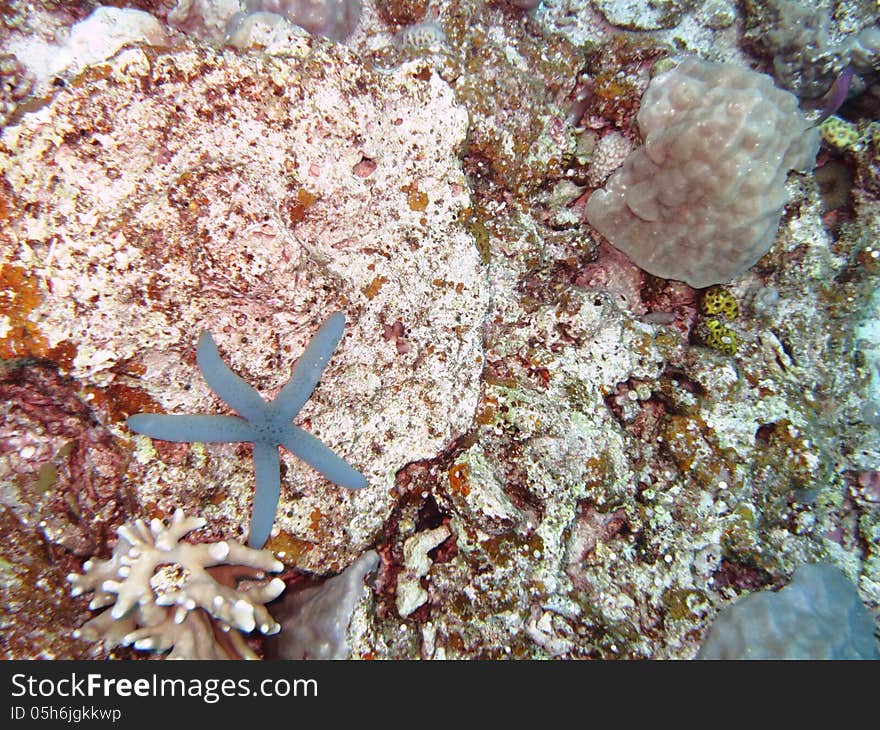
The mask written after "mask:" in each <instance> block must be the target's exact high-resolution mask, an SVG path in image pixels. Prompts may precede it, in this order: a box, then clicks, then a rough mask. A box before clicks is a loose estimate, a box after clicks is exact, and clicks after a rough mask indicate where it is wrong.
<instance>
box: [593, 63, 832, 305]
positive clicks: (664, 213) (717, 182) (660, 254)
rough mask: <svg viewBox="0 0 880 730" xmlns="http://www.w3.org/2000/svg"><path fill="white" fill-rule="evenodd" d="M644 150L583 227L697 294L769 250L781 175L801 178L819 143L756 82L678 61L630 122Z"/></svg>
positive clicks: (792, 108)
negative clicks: (791, 172)
mask: <svg viewBox="0 0 880 730" xmlns="http://www.w3.org/2000/svg"><path fill="white" fill-rule="evenodd" d="M638 122H639V131H640V133H641V136H642V139H643V141H644V144H643V145H642V146H641V147H639V148H637V149H636V150H634V151H633V152H632V153H631V154H630V155H629V156H628V157H627V158H626V161H625V162H624V165H623V167H622V168H621V169H620V170H619V171H618V172H616V173H615V174H614V175H613V176H612V178H611V179H610V181H609V182H608V184H607V185H606V186H605V188H604V189H602V190H598V191H596V192H595V193H593V195H592V196H591V197H590V199H589V200H588V201H587V205H586V207H585V209H584V210H585V214H586V218H587V220H588V221H589V223H590V225H592V226H593V227H594V228H596V229H597V230H598V231H599V232H600V233H601V234H602V235H604V236H605V237H606V238H608V240H609V241H611V243H612V244H613V245H614V246H616V247H617V248H619V249H620V250H621V251H623V252H624V253H625V254H626V255H627V256H629V257H630V258H631V259H632V260H633V262H634V263H635V264H636V265H637V266H639V267H640V268H642V269H645V270H646V271H648V272H650V273H652V274H654V275H655V276H662V277H663V278H666V279H678V280H680V281H685V282H687V283H688V284H690V285H691V286H693V287H705V286H709V285H711V284H719V283H723V282H726V281H729V280H730V279H732V278H733V277H735V276H737V275H739V274H741V273H743V272H744V271H745V270H746V269H748V268H749V267H750V266H752V265H753V264H754V263H755V262H756V261H757V260H758V259H759V258H760V257H761V256H763V255H764V254H765V253H766V252H767V251H768V250H769V248H770V246H771V245H772V244H773V240H774V238H775V236H776V228H777V225H778V223H779V218H780V216H781V215H782V207H783V205H784V204H785V202H786V200H787V193H786V190H785V177H786V175H787V173H788V171H789V170H790V169H797V170H804V171H806V170H809V169H810V168H811V167H812V166H813V161H814V159H815V157H816V151H817V150H818V147H819V134H818V131H817V130H815V129H811V128H809V127H808V125H807V122H806V120H805V119H804V116H803V114H801V112H800V110H799V109H798V106H797V100H796V99H795V97H794V96H792V95H791V94H789V93H788V92H784V91H781V90H780V89H778V88H776V87H775V86H774V85H773V82H772V80H771V79H770V77H769V76H767V75H765V74H759V73H756V72H754V71H749V70H748V69H744V68H741V67H739V66H734V65H733V64H718V63H711V62H709V61H703V60H701V59H698V58H693V57H690V58H686V59H685V60H684V61H682V62H681V64H679V65H678V66H677V67H676V68H674V69H672V70H670V71H667V72H665V73H663V74H660V75H658V76H656V77H655V78H654V79H653V80H652V81H651V84H650V85H649V86H648V90H647V91H646V92H645V95H644V97H643V98H642V105H641V108H640V110H639V115H638Z"/></svg>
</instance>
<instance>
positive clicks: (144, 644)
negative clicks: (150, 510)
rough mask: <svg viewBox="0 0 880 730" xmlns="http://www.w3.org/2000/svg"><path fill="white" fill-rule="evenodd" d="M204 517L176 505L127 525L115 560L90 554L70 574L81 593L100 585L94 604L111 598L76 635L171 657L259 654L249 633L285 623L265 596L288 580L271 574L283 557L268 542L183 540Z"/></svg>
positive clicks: (99, 605) (268, 630)
mask: <svg viewBox="0 0 880 730" xmlns="http://www.w3.org/2000/svg"><path fill="white" fill-rule="evenodd" d="M204 525H205V520H204V519H202V518H200V517H186V516H185V515H184V514H183V512H182V511H181V510H177V511H176V512H175V513H174V516H173V518H172V520H171V524H170V525H167V526H166V525H165V524H163V523H162V522H161V521H160V520H155V519H154V520H152V521H151V522H150V524H149V525H147V524H146V523H145V522H144V521H143V520H136V521H134V522H133V523H130V524H126V525H123V526H122V527H120V528H119V530H118V532H119V541H118V542H117V543H116V547H115V548H114V549H113V556H112V557H111V558H110V559H109V560H89V561H87V562H86V563H85V565H84V566H83V569H84V570H85V573H84V574H82V575H80V574H77V573H72V574H71V575H69V576H68V577H67V579H68V581H70V583H71V584H72V585H73V590H72V593H73V595H74V596H78V595H81V594H82V593H86V592H88V591H94V592H95V595H94V598H92V601H91V603H89V608H91V609H98V608H104V607H105V606H111V605H112V607H111V608H109V609H108V610H106V611H103V612H102V613H100V614H98V615H97V616H95V617H94V618H92V619H90V620H89V621H87V622H86V623H85V624H84V625H83V626H82V628H80V629H79V630H77V632H76V633H75V634H74V636H77V637H79V638H82V639H85V640H86V641H103V642H104V643H105V644H106V646H107V647H108V648H113V647H115V646H120V645H121V646H130V645H133V646H134V648H136V649H146V650H151V651H160V652H162V651H168V650H169V649H170V650H171V652H170V654H169V655H168V658H169V659H228V658H245V659H256V658H257V656H256V654H255V653H254V652H253V651H252V650H251V649H250V647H248V645H247V643H246V642H245V640H244V637H243V636H242V633H250V632H251V631H253V630H254V629H259V631H260V632H261V633H263V634H274V633H277V632H278V630H279V629H280V626H279V625H278V624H277V623H276V622H275V620H274V619H273V618H272V617H271V616H270V615H269V612H268V611H267V610H266V607H265V606H264V604H265V603H268V602H269V601H272V600H274V599H275V598H277V597H278V596H279V595H280V594H281V593H282V591H284V582H283V581H282V580H280V579H278V578H273V579H272V580H268V581H267V580H266V575H265V573H266V571H269V572H274V573H277V572H278V571H280V570H281V569H282V568H283V565H282V564H281V563H280V562H279V561H277V560H276V559H275V556H274V555H273V554H272V553H271V552H269V551H268V550H253V549H251V548H246V547H244V546H243V545H241V544H239V543H237V542H235V541H234V540H228V541H224V542H215V543H202V544H200V545H193V544H190V543H187V542H181V541H180V540H181V538H182V537H183V536H184V535H185V534H187V533H188V532H190V531H192V530H196V529H199V528H200V527H204Z"/></svg>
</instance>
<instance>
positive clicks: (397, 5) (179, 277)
mask: <svg viewBox="0 0 880 730" xmlns="http://www.w3.org/2000/svg"><path fill="white" fill-rule="evenodd" d="M0 6H2V10H0V125H2V126H0V284H2V287H0V537H2V539H0V650H2V653H3V656H5V657H7V658H36V657H41V658H144V657H150V656H152V655H153V654H151V653H149V652H150V651H153V652H156V651H160V652H161V651H167V650H173V652H174V655H175V656H211V657H214V656H233V657H259V656H281V657H284V656H291V657H293V656H295V657H330V656H332V657H344V656H352V657H355V658H380V659H381V658H419V657H422V658H608V659H610V658H692V657H694V656H696V655H697V653H698V651H699V650H700V647H701V645H702V644H703V642H704V640H705V637H706V635H707V633H708V631H709V627H710V626H711V625H712V623H713V621H714V620H715V618H716V616H718V615H719V613H722V612H723V611H724V610H725V609H728V608H729V607H730V606H732V605H734V604H735V603H736V601H737V600H738V599H742V598H743V597H746V596H749V595H754V594H756V593H757V592H759V591H772V590H778V589H780V588H782V587H783V586H785V585H787V584H789V582H790V581H791V579H792V576H793V575H794V574H795V572H796V571H797V570H798V569H799V568H801V566H803V565H805V564H809V563H829V564H831V565H833V566H836V567H837V568H839V569H840V571H842V573H841V574H840V578H839V579H840V580H844V576H845V580H848V581H849V582H850V583H851V584H852V587H853V589H854V590H855V591H857V593H858V599H859V600H860V601H861V603H862V604H863V605H864V607H865V608H866V609H867V611H868V613H869V614H870V617H871V619H872V620H873V621H874V627H875V629H876V628H877V626H880V623H878V619H880V324H878V323H880V295H878V294H877V290H878V284H880V240H878V237H880V202H878V196H880V123H878V121H876V120H877V119H878V118H880V115H878V112H880V28H878V22H880V17H878V9H877V6H876V3H874V2H869V1H868V0H819V1H818V2H810V3H807V2H803V3H802V2H795V0H773V1H772V2H764V3H756V2H751V1H746V2H740V3H734V2H733V1H732V0H697V1H696V2H677V1H669V2H663V1H656V2H652V3H637V2H632V0H592V1H590V0H546V1H545V2H540V3H536V2H513V1H509V0H490V1H489V2H484V1H483V0H451V1H448V2H438V1H435V0H363V2H329V1H328V2H309V3H306V2H295V1H293V0H289V1H288V0H284V1H281V0H271V1H270V0H266V1H264V2H259V1H256V0H254V1H249V2H245V1H244V0H241V1H239V0H131V1H130V2H126V1H125V0H122V1H119V2H114V3H113V6H112V7H111V6H107V7H104V6H101V5H100V4H99V3H98V2H94V1H93V0H75V1H74V2H63V3H62V2H56V1H55V0H39V1H38V2H27V3H26V2H17V1H15V0H13V1H11V2H5V3H2V4H0ZM688 56H692V57H698V58H700V59H702V60H703V61H705V62H709V63H706V64H705V65H701V67H700V68H701V69H702V70H701V72H700V73H701V74H705V75H707V76H706V78H705V79H702V81H701V83H706V84H707V85H708V87H710V88H714V89H716V91H715V93H713V94H711V95H706V94H703V93H695V92H694V90H693V88H690V87H689V86H688V83H689V82H687V81H676V79H680V78H685V77H686V74H678V73H676V68H678V65H679V64H681V63H682V62H683V60H684V59H685V58H686V57H688ZM687 63H692V62H687ZM716 73H717V74H719V77H720V75H721V74H722V73H723V74H724V78H725V82H724V84H730V86H729V87H728V86H726V85H724V84H718V83H713V78H712V75H713V74H716ZM758 75H762V76H760V79H759V80H756V79H758ZM742 78H747V79H748V81H744V82H740V81H738V80H737V79H742ZM657 79H659V80H660V81H659V82H658V83H663V84H665V86H664V87H663V93H662V95H661V94H660V93H659V92H658V91H656V89H658V88H659V87H658V86H655V87H654V89H655V91H650V90H649V89H650V87H651V85H652V83H654V81H655V80H657ZM670 80H671V81H670ZM728 88H729V89H730V91H729V92H727V91H726V90H727V89H728ZM719 90H720V91H719ZM646 92H647V93H646ZM660 96H662V97H663V99H664V103H665V104H667V105H668V108H670V109H673V110H674V111H675V113H674V114H673V113H668V114H659V113H656V112H657V110H656V109H655V110H652V109H651V108H650V107H651V104H652V103H653V100H654V99H657V98H659V97H660ZM643 101H644V104H643ZM841 104H842V105H841ZM701 105H702V106H701ZM838 106H839V108H836V107H838ZM707 107H708V108H707ZM652 111H653V112H654V113H653V114H652ZM649 117H650V118H651V119H652V127H651V131H650V133H649V132H648V130H647V128H646V125H645V120H646V119H647V118H649ZM825 117H827V119H825V121H822V119H823V118H825ZM706 120H708V121H706ZM766 120H769V121H768V122H767V124H764V123H763V121H766ZM820 122H821V125H819V123H820ZM640 124H641V125H642V126H640ZM768 124H769V125H770V127H768V126H767V125H768ZM709 127H711V130H709V129H708V128H709ZM768 128H769V129H770V130H771V131H770V132H768ZM819 136H821V140H822V141H821V145H820V146H819V150H818V154H815V149H816V144H817V141H816V140H817V137H819ZM801 137H803V140H801ZM658 139H661V140H662V144H660V143H658V142H656V140H658ZM707 140H708V141H707ZM801 143H803V144H802V147H799V153H798V160H797V163H796V164H791V165H787V166H785V165H784V162H783V160H782V157H783V154H784V151H785V150H787V149H789V148H790V147H791V146H792V145H795V146H797V145H800V144H801ZM758 149H760V154H759V153H758V152H757V150H758ZM750 150H755V152H750ZM779 150H781V152H779ZM777 152H778V154H777ZM804 158H809V159H807V161H806V163H804ZM670 160H672V161H673V162H670ZM768 160H769V161H770V162H768ZM771 163H772V164H771ZM664 165H665V167H664ZM789 167H791V168H793V171H791V172H789ZM672 168H674V170H673V171H672V172H669V173H668V174H669V177H668V178H666V177H662V178H661V177H660V175H661V174H663V175H665V174H667V172H668V171H669V170H670V169H672ZM651 186H653V187H651ZM649 188H650V189H649ZM609 190H610V191H612V192H613V196H609V194H608V192H607V191H609ZM597 191H598V195H596V197H595V198H593V197H592V196H593V195H594V194H596V193H597ZM762 191H772V192H771V193H767V194H764V192H762ZM713 196H714V197H713ZM611 197H613V199H614V205H615V206H617V207H616V208H615V211H614V216H616V218H615V219H616V220H624V219H625V220H627V221H628V225H630V224H632V228H633V230H651V231H652V232H654V233H652V235H659V236H661V237H662V241H661V243H662V244H663V246H664V256H665V257H666V258H667V259H668V260H670V261H672V262H675V261H676V259H678V260H679V261H680V262H681V268H680V270H681V271H691V270H692V269H693V268H694V267H693V266H691V264H692V263H694V262H693V261H690V260H688V259H687V257H689V256H690V257H698V258H699V270H700V272H701V276H700V277H699V280H692V281H691V283H692V284H695V285H698V284H703V283H704V282H706V281H709V282H713V285H712V286H708V287H704V288H694V286H691V285H689V284H688V283H685V282H684V281H678V280H675V279H673V278H670V279H663V278H659V277H658V276H655V275H652V274H650V273H648V271H647V270H648V269H650V268H651V264H650V262H649V258H650V255H651V252H650V251H647V252H644V251H642V250H640V248H641V249H644V248H645V247H644V246H642V247H638V246H626V247H624V246H623V245H622V243H621V241H620V239H618V241H617V243H618V245H621V249H622V250H626V252H627V254H628V255H629V256H631V257H632V259H630V258H627V255H625V254H624V253H623V252H622V251H621V250H618V249H617V248H615V247H614V246H615V235H618V234H617V233H616V232H617V231H618V227H615V226H611V227H609V228H607V229H606V228H605V227H603V226H602V225H597V226H595V227H594V226H593V225H591V222H593V219H592V218H591V216H590V211H591V210H594V209H595V207H596V206H597V205H598V204H599V202H601V201H602V200H610V199H611ZM590 200H593V203H592V204H591V203H590ZM646 201H648V202H646ZM657 201H659V203H660V204H657ZM719 211H721V212H719ZM718 221H720V222H718ZM716 222H718V223H717V225H718V229H717V230H715V229H713V228H712V226H713V225H715V224H716ZM738 226H742V227H746V226H748V227H749V231H748V236H747V238H748V240H746V239H743V238H741V237H740V236H739V234H738V233H737V232H738V231H739V229H738ZM697 227H699V231H697V230H696V228H697ZM657 231H660V234H657V233H656V232H657ZM731 231H733V232H734V234H733V235H732V234H731ZM774 231H775V232H774ZM749 236H750V238H749ZM753 239H755V240H757V239H760V241H761V242H762V246H763V243H766V244H767V245H766V246H763V248H761V250H760V251H757V252H755V251H754V250H751V249H750V250H749V251H747V252H742V251H737V250H736V247H737V245H738V244H737V242H738V241H740V240H744V241H745V242H746V243H749V241H751V240H753ZM768 246H769V250H768V248H767V247H768ZM677 247H680V251H679V250H677ZM713 247H714V248H713ZM757 256H760V258H758V260H757V263H754V265H752V263H753V262H754V260H755V258H756V257H757ZM642 257H644V258H642ZM740 259H741V261H740ZM713 261H717V262H718V270H717V271H712V268H713ZM722 261H728V262H729V261H734V262H735V263H734V264H733V265H724V266H722V264H721V262H722ZM736 262H739V263H736ZM667 270H669V269H666V270H664V271H667ZM731 272H733V273H731ZM704 274H705V275H704ZM681 276H682V278H687V277H686V276H685V275H684V274H681ZM714 282H719V283H717V284H716V283H714ZM337 311H339V312H343V313H344V315H345V322H346V324H345V330H344V334H343V336H342V340H341V342H340V343H339V345H338V347H337V348H336V350H335V351H334V352H333V354H332V356H331V357H330V358H329V362H328V364H327V366H326V369H325V370H324V372H323V376H322V378H321V380H320V382H319V383H318V385H317V388H316V389H315V391H314V393H313V395H312V397H311V398H310V399H309V400H308V402H307V403H306V404H305V406H304V407H303V409H302V411H301V412H300V413H299V415H298V416H297V417H296V420H295V424H296V426H298V427H299V428H302V429H303V430H305V431H307V432H309V433H310V434H312V435H313V436H315V437H317V438H319V439H320V440H321V441H322V442H323V443H324V444H326V445H327V447H329V448H330V449H332V450H333V451H334V452H335V453H336V454H338V455H339V456H340V457H342V458H344V459H345V461H346V462H348V463H349V464H350V465H351V466H352V468H353V469H356V470H357V471H358V472H360V473H361V474H363V475H364V477H365V478H366V480H367V482H368V485H367V487H365V488H364V489H360V490H357V491H351V490H348V489H344V488H340V487H338V486H336V485H334V484H333V483H331V482H329V481H327V480H326V479H325V478H324V477H322V476H321V475H320V474H319V473H318V472H316V471H314V470H313V469H311V468H309V467H308V466H307V465H306V464H304V463H303V462H301V461H300V460H299V459H297V458H296V457H295V456H294V455H292V454H290V453H287V452H285V451H283V450H282V452H281V495H280V501H279V504H278V509H277V514H276V517H275V521H274V524H273V526H272V529H271V534H270V537H269V539H268V541H267V543H266V545H265V550H262V551H251V552H248V551H247V549H246V548H243V547H241V545H240V543H243V542H246V540H247V533H248V526H249V523H250V514H251V509H252V504H253V499H254V488H253V484H254V476H253V459H252V449H251V445H250V444H249V443H208V444H203V443H199V442H195V443H185V442H184V443H171V442H167V441H162V440H160V439H158V438H155V439H151V438H149V437H147V436H143V435H137V434H135V433H133V432H132V431H131V430H130V429H129V428H127V427H126V419H127V418H128V417H130V416H132V415H134V414H138V413H162V414H193V413H197V414H215V415H231V414H232V411H230V410H229V408H227V407H226V406H225V405H224V403H223V402H222V401H221V400H220V398H218V397H217V396H216V394H215V393H214V392H213V391H212V390H211V389H210V388H209V387H208V386H207V384H206V383H205V381H204V379H202V378H201V376H200V375H199V371H198V368H197V367H196V343H197V342H198V339H199V333H200V332H201V331H202V330H208V331H210V332H211V334H212V335H213V338H214V340H215V341H216V344H217V348H218V349H219V353H220V355H221V356H222V358H223V360H224V361H225V362H226V363H228V364H229V366H230V367H231V368H232V369H233V370H234V371H235V372H236V373H237V374H238V375H239V376H241V377H242V378H243V379H244V380H245V381H247V382H248V383H250V384H251V385H253V387H254V388H255V389H256V390H257V391H259V393H260V394H261V396H262V397H263V398H264V399H265V400H266V401H267V402H271V400H272V399H273V398H274V397H275V396H276V395H277V393H278V392H279V390H280V389H281V388H282V387H283V386H284V384H285V383H287V382H288V380H289V379H290V377H291V370H292V368H295V364H296V360H297V358H299V357H300V356H301V355H302V353H303V350H304V348H305V347H306V345H307V344H308V343H309V341H310V340H311V339H312V337H313V336H314V334H315V332H316V331H317V329H318V327H319V325H320V324H321V323H322V322H323V321H324V320H325V319H326V318H327V317H328V316H329V315H331V314H332V313H333V312H337ZM178 510H180V511H178ZM184 514H185V515H189V516H190V517H187V518H184V517H183V515H184ZM144 546H146V547H144ZM160 554H167V555H172V556H173V560H171V559H169V560H168V562H169V563H175V562H176V563H179V564H180V565H181V566H183V567H182V568H178V569H176V570H175V569H174V568H173V565H171V566H169V565H165V566H164V567H162V565H161V560H160V558H159V557H156V556H157V555H160ZM148 555H152V556H153V557H152V558H150V560H149V561H147V562H149V565H148V566H147V567H148V568H149V572H147V567H144V566H145V565H146V564H145V562H144V561H145V560H147V558H145V556H148ZM150 561H152V562H150ZM111 568H112V570H111ZM153 568H156V570H155V574H153ZM141 570H143V571H144V575H146V577H145V578H144V579H143V580H140V581H136V580H134V579H130V576H131V575H135V576H136V577H137V576H140V577H143V576H142V575H141V573H140V572H139V571H141ZM104 572H106V573H107V575H108V576H110V577H109V578H107V577H106V576H104ZM267 572H268V573H271V576H270V575H267ZM150 575H152V577H149V576H150ZM835 575H836V573H835ZM99 579H100V580H99ZM836 579H837V578H836ZM101 581H103V582H101ZM71 584H73V586H74V592H76V593H77V594H79V593H84V594H88V595H77V596H76V597H74V598H71V597H70V593H71ZM282 584H283V585H282ZM132 585H136V587H137V589H138V590H137V592H136V593H135V592H133V590H132V589H131V586H132ZM126 586H128V587H126ZM282 590H283V591H284V594H283V595H282V596H281V597H280V598H277V596H278V595H279V593H280V592H281V591H282ZM792 593H795V591H791V592H790V593H788V594H785V595H790V594H792ZM133 595H135V598H132V596H133ZM138 597H140V598H138ZM141 598H142V599H143V601H142V602H141V603H138V601H139V600H141ZM90 599H91V604H90V603H89V601H90ZM767 603H768V605H776V604H775V603H774V602H772V601H767ZM777 603H778V602H777ZM853 605H856V606H857V605H858V602H857V601H856V600H855V598H853V600H852V601H850V602H849V603H848V604H847V606H853ZM120 606H121V608H116V607H120ZM105 607H109V608H105ZM102 608H103V609H104V612H103V613H97V611H98V610H100V609H102ZM853 610H855V609H853ZM859 615H861V614H859ZM176 616H180V617H181V621H179V622H177V621H175V617H176ZM255 616H256V618H254V617H255ZM96 617H97V618H96ZM276 622H277V624H276ZM832 623H833V622H832ZM863 623H864V622H863ZM862 633H863V634H864V631H863V632H862ZM224 636H225V637H226V638H225V639H224V638H223V637H224Z"/></svg>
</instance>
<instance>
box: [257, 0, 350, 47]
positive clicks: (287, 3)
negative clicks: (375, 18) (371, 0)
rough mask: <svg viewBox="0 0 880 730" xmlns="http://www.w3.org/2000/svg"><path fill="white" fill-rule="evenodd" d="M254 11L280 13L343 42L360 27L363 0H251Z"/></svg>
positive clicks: (314, 32) (315, 33)
mask: <svg viewBox="0 0 880 730" xmlns="http://www.w3.org/2000/svg"><path fill="white" fill-rule="evenodd" d="M247 8H248V11H249V12H251V13H256V12H267V13H277V14H278V15H281V16H283V17H285V18H287V20H289V21H290V22H292V23H296V24H297V25H299V26H302V27H303V28H305V29H306V30H307V31H309V33H312V34H314V35H320V36H324V37H325V38H330V39H331V40H334V41H344V40H345V39H346V38H348V36H350V35H351V34H352V33H353V32H354V29H355V28H356V27H357V24H358V22H359V21H360V19H361V12H362V10H363V5H362V3H361V1H360V0H248V3H247Z"/></svg>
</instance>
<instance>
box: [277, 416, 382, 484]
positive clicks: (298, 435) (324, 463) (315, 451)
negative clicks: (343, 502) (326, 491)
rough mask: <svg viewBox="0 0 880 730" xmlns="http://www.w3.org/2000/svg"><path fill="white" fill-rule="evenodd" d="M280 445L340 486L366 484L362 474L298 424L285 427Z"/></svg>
mask: <svg viewBox="0 0 880 730" xmlns="http://www.w3.org/2000/svg"><path fill="white" fill-rule="evenodd" d="M281 445H282V446H283V447H284V448H285V449H287V450H288V451H292V452H293V453H294V454H296V455H297V456H298V457H299V458H300V459H302V460H303V461H304V462H306V464H308V465H309V466H310V467H312V468H313V469H316V470H317V471H319V472H320V473H321V474H322V475H323V476H324V477H326V478H327V479H329V480H330V481H331V482H333V483H334V484H338V485H339V486H340V487H348V488H349V489H363V488H364V487H366V486H367V479H366V477H364V475H363V474H361V473H360V472H359V471H357V469H354V468H353V467H352V466H350V465H349V464H348V462H347V461H345V459H343V458H342V457H341V456H338V455H337V454H336V453H335V452H334V451H332V450H331V449H330V447H329V446H326V445H325V444H324V443H323V442H322V441H320V440H319V439H317V438H316V437H315V436H312V434H310V433H309V432H308V431H303V430H302V429H301V428H299V427H298V426H294V425H293V424H291V425H290V426H288V427H287V428H286V429H285V433H284V434H283V435H282V437H281Z"/></svg>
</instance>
